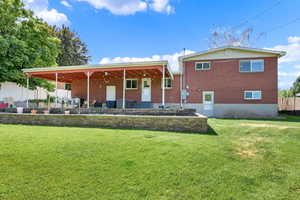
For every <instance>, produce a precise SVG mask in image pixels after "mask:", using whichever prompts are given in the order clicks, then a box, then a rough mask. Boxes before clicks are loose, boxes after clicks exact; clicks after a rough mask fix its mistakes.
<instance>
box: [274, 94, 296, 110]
mask: <svg viewBox="0 0 300 200" xmlns="http://www.w3.org/2000/svg"><path fill="white" fill-rule="evenodd" d="M278 110H279V111H280V112H282V111H300V97H289V98H279V99H278Z"/></svg>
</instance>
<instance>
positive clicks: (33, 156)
mask: <svg viewBox="0 0 300 200" xmlns="http://www.w3.org/2000/svg"><path fill="white" fill-rule="evenodd" d="M209 125H210V127H211V128H210V132H209V133H208V134H183V133H173V132H156V131H143V130H119V129H95V128H67V127H46V126H23V125H1V124H0V199H1V200H6V199H43V200H45V199H55V200H56V199H72V200H73V199H84V200H86V199H101V200H102V199H103V200H110V199H130V200H134V199H153V200H159V199H163V200H166V199H170V200H176V199H188V200H193V199H201V200H203V199H224V200H241V199H243V200H246V199H249V200H253V199H255V200H260V199H272V200H277V199H278V200H279V199H280V200H282V199H289V200H290V199H295V200H296V199H299V198H300V118H299V117H287V116H286V119H282V120H234V119H210V120H209Z"/></svg>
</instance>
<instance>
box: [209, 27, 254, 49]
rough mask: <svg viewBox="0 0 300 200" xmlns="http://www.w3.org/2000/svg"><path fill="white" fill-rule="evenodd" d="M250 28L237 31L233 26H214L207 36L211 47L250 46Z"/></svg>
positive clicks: (251, 31) (251, 30)
mask: <svg viewBox="0 0 300 200" xmlns="http://www.w3.org/2000/svg"><path fill="white" fill-rule="evenodd" d="M252 33H253V29H252V28H246V29H244V30H243V31H237V30H236V29H233V28H220V27H215V28H214V29H213V30H212V32H211V36H210V38H209V45H210V46H211V47H213V48H216V47H220V46H228V45H229V46H250V43H251V35H252Z"/></svg>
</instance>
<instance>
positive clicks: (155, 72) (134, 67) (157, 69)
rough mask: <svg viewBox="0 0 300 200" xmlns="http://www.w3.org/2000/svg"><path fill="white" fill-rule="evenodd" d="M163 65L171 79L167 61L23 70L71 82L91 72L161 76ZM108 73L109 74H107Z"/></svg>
mask: <svg viewBox="0 0 300 200" xmlns="http://www.w3.org/2000/svg"><path fill="white" fill-rule="evenodd" d="M163 67H165V72H166V76H167V77H171V78H172V79H173V74H172V72H171V70H170V68H169V64H168V61H166V60H162V61H148V62H130V63H129V62H128V63H113V64H96V65H79V66H61V67H41V68H31V69H24V70H23V72H24V73H25V74H26V75H27V76H30V77H36V78H43V79H48V80H56V73H57V74H59V76H58V81H60V82H72V80H78V79H86V73H87V72H90V73H92V75H91V78H93V77H94V78H96V77H97V78H98V79H99V78H100V79H101V78H104V77H105V76H106V78H107V77H109V78H122V77H123V71H124V70H126V78H137V77H154V78H159V77H162V72H163ZM108 75H109V76H108Z"/></svg>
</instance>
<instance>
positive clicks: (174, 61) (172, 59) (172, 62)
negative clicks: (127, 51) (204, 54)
mask: <svg viewBox="0 0 300 200" xmlns="http://www.w3.org/2000/svg"><path fill="white" fill-rule="evenodd" d="M191 53H195V52H194V51H191V50H186V52H185V54H186V55H188V54H191ZM182 55H184V52H183V51H181V52H178V53H174V54H167V55H153V56H151V57H144V58H138V57H115V58H102V59H101V61H100V64H108V63H124V62H125V63H126V62H143V61H159V60H168V62H169V66H170V68H171V71H172V72H173V73H177V72H179V63H178V57H179V56H182Z"/></svg>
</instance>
